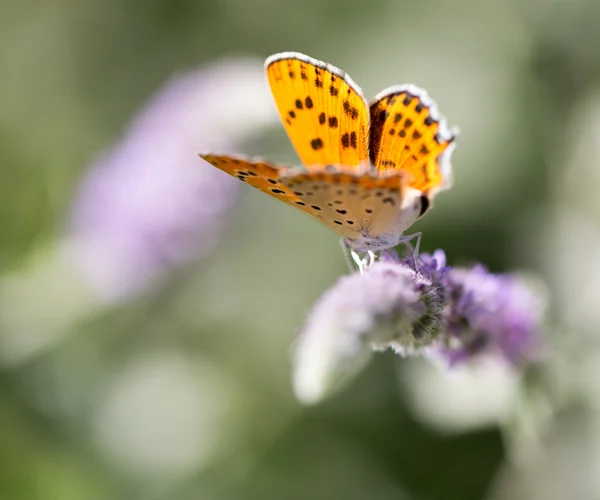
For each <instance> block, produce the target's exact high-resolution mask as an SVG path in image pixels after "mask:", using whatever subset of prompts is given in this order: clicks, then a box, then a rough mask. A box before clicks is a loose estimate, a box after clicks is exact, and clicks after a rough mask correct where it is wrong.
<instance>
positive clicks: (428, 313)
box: [294, 250, 543, 403]
mask: <svg viewBox="0 0 600 500" xmlns="http://www.w3.org/2000/svg"><path fill="white" fill-rule="evenodd" d="M542 316H543V303H542V300H541V299H540V297H539V296H538V295H537V294H536V293H534V292H533V291H532V290H531V289H530V288H529V287H528V286H527V285H526V284H525V282H524V281H523V280H522V279H521V278H519V277H517V276H507V275H494V274H491V273H489V272H488V271H487V270H486V269H485V268H483V267H482V266H475V267H473V268H472V269H452V268H450V267H448V266H446V256H445V254H444V252H443V251H441V250H438V251H436V252H434V253H433V255H429V254H422V255H421V256H420V257H419V260H418V270H416V269H415V266H414V261H413V259H412V258H409V259H401V258H400V257H398V255H397V254H395V253H394V252H390V251H388V252H382V254H381V255H380V257H379V262H375V263H374V264H373V265H372V266H371V267H370V268H368V269H367V270H366V271H365V272H364V273H363V274H360V273H354V274H351V275H349V276H345V277H343V278H341V279H340V280H339V281H338V282H337V283H336V284H335V285H334V286H333V287H332V288H331V289H330V290H328V291H327V292H326V293H325V294H324V295H323V296H322V297H321V299H320V300H319V301H318V302H317V303H316V305H315V306H314V307H313V310H312V311H311V313H310V314H309V317H308V320H307V321H306V324H305V326H304V328H303V329H302V331H301V334H300V336H299V338H298V341H297V344H296V349H295V358H294V388H295V392H296V395H297V397H298V398H299V399H300V401H302V402H304V403H314V402H317V401H319V400H321V399H322V398H323V397H325V396H326V395H328V394H330V393H331V392H333V391H334V390H336V389H338V388H340V387H341V385H342V384H343V383H344V382H346V381H347V380H349V379H350V378H351V377H352V376H353V375H354V374H356V373H357V372H358V371H359V370H360V369H361V368H362V367H363V366H364V365H365V363H366V362H367V361H368V359H369V358H370V355H371V353H372V351H374V350H383V349H387V348H392V349H393V350H394V351H395V352H396V353H398V354H400V355H403V356H406V355H417V354H422V355H426V356H428V357H436V358H440V357H441V358H442V359H443V360H445V361H446V362H448V363H450V365H451V366H452V365H455V364H457V363H460V362H467V361H470V360H474V359H477V358H480V357H482V356H488V357H492V358H496V359H500V360H502V361H506V360H508V361H509V362H511V363H514V364H519V363H522V362H524V361H527V360H531V359H533V358H534V357H535V354H536V352H537V350H538V349H539V347H540V345H539V344H540V343H539V332H540V329H541V321H542Z"/></svg>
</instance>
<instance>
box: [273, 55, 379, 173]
mask: <svg viewBox="0 0 600 500" xmlns="http://www.w3.org/2000/svg"><path fill="white" fill-rule="evenodd" d="M265 68H266V72H267V78H268V81H269V84H270V86H271V91H272V93H273V98H274V99H275V104H276V106H277V109H278V110H279V114H280V116H281V120H282V122H283V126H284V127H285V130H286V132H287V134H288V136H289V138H290V141H291V142H292V144H293V145H294V148H295V149H296V152H297V154H298V156H299V157H300V161H301V162H302V164H303V165H305V166H306V167H307V168H308V169H309V170H310V169H312V168H321V167H323V166H326V165H346V166H350V167H356V168H355V169H356V170H357V171H361V170H360V169H361V168H362V169H363V170H366V169H367V166H368V160H369V152H368V127H369V109H368V105H367V102H366V100H365V98H364V96H363V94H362V91H361V89H360V88H359V87H358V86H357V85H356V84H355V83H354V82H353V81H352V80H351V79H350V77H348V76H347V75H346V74H345V73H344V72H343V71H342V70H340V69H338V68H336V67H335V66H331V65H329V64H327V63H324V62H322V61H318V60H316V59H312V58H311V57H308V56H306V55H304V54H299V53H296V52H284V53H281V54H275V55H273V56H271V57H269V58H268V59H267V61H266V62H265ZM317 166H319V167H317Z"/></svg>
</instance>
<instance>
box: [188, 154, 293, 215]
mask: <svg viewBox="0 0 600 500" xmlns="http://www.w3.org/2000/svg"><path fill="white" fill-rule="evenodd" d="M198 156H200V158H202V159H203V160H206V161H207V162H208V163H210V164H211V165H213V166H215V167H217V168H218V169H219V170H222V171H223V172H226V173H228V174H229V175H232V176H233V177H237V178H238V179H239V180H241V181H242V182H245V183H246V184H249V185H251V186H253V187H255V188H256V189H259V190H260V191H262V192H263V193H267V194H268V195H270V196H273V197H274V198H277V199H278V200H281V201H283V202H285V203H287V204H289V205H293V206H296V207H297V208H300V209H302V208H303V207H304V204H303V203H302V200H301V199H300V198H298V196H296V195H294V193H293V192H292V191H290V190H289V189H288V188H287V187H286V186H285V185H283V184H282V183H281V182H280V179H279V176H280V174H281V172H282V171H284V170H286V169H287V167H283V166H278V165H273V164H271V163H267V162H262V161H252V160H248V159H245V158H238V157H234V156H227V155H212V154H199V155H198Z"/></svg>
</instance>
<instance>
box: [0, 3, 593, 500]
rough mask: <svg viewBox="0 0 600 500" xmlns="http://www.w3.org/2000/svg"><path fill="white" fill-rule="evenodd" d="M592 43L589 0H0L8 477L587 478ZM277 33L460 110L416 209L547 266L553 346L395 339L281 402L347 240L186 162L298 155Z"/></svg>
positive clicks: (10, 496) (34, 481) (265, 491)
mask: <svg viewBox="0 0 600 500" xmlns="http://www.w3.org/2000/svg"><path fill="white" fill-rule="evenodd" d="M599 49H600V3H598V2H597V1H596V0H571V1H568V2H567V1H565V0H545V1H543V0H525V1H519V2H517V1H516V0H513V1H496V2H491V1H481V0H458V1H454V2H445V1H443V0H424V1H416V0H402V1H393V0H371V1H369V2H363V1H359V0H347V1H342V0H318V1H317V0H281V1H279V2H276V1H274V0H195V1H191V0H171V1H166V0H148V1H146V2H136V1H118V0H104V1H98V0H79V1H77V2H75V1H71V0H54V1H50V2H41V1H35V0H33V1H32V0H22V1H19V2H17V1H16V0H13V1H10V0H9V1H8V2H7V1H5V2H3V4H2V15H1V16H0V74H1V75H2V76H1V77H0V96H1V98H0V101H1V102H2V106H1V109H2V111H1V112H0V131H1V132H0V153H1V155H0V157H1V162H0V165H1V170H0V174H1V177H0V179H1V182H0V226H1V227H2V231H0V498H1V499H2V500H4V499H6V500H34V499H35V500H37V499H44V500H46V499H51V500H104V499H127V500H130V499H131V500H133V499H156V500H158V499H169V500H189V499H202V500H238V499H239V500H259V499H261V500H262V499H292V500H293V499H308V498H310V499H313V500H320V499H346V500H352V499H365V498H369V499H371V498H373V499H382V500H385V499H424V500H425V499H427V500H436V499H440V500H441V499H461V500H469V499H480V498H481V499H492V500H504V499H528V500H529V499H564V498H570V499H572V500H579V499H582V500H588V499H591V500H593V499H598V498H600V479H599V475H598V471H599V470H600V389H599V386H598V383H597V381H598V380H599V379H600V344H599V342H598V341H599V337H598V333H599V332H598V330H599V328H600V307H599V306H600V297H599V296H600V285H599V284H598V283H600V253H599V252H600V250H599V249H600V203H599V197H598V194H597V193H598V190H599V189H600V50H599ZM284 50H294V51H301V52H304V53H307V54H309V55H311V56H313V57H316V58H318V59H322V60H326V61H328V62H331V63H332V64H335V65H337V66H339V67H341V68H343V69H344V70H346V71H347V72H348V73H349V74H350V75H351V76H352V78H353V79H354V80H355V81H357V82H358V83H359V85H361V86H362V87H363V89H364V90H365V93H366V94H367V96H369V97H370V96H372V95H374V94H375V93H377V92H378V91H379V90H381V89H382V88H384V87H387V86H390V85H393V84H399V83H405V82H411V83H414V84H417V85H419V86H422V87H424V88H426V89H427V90H428V91H429V93H430V95H432V96H433V98H434V99H435V100H436V101H437V103H438V106H439V108H440V109H441V111H442V112H443V114H445V115H446V116H447V117H448V120H449V123H450V124H451V125H458V126H459V127H460V130H461V134H460V137H459V140H458V147H457V150H456V152H455V154H454V157H453V164H454V172H455V186H454V187H453V189H452V190H450V191H448V192H445V193H443V194H441V195H440V196H439V197H438V198H437V199H436V204H435V207H434V209H433V210H432V211H431V212H430V213H429V215H428V216H427V217H425V218H424V219H423V220H422V221H420V222H419V223H418V224H417V226H416V227H415V229H418V230H421V231H423V233H424V237H423V241H422V248H423V249H424V250H429V251H431V250H434V249H436V248H443V249H445V251H446V252H447V254H448V258H449V262H450V263H452V264H461V263H464V264H466V263H472V262H482V263H484V264H485V265H487V266H488V267H489V268H490V269H491V270H493V271H495V272H505V271H506V272H508V271H519V272H523V273H525V274H527V275H529V276H531V277H532V279H534V280H536V281H537V282H538V283H544V284H545V285H544V286H542V287H541V289H543V290H544V292H543V293H546V294H547V297H548V300H549V304H550V307H549V314H548V322H547V328H546V339H547V349H546V352H545V353H544V357H543V362H542V363H540V364H539V365H536V366H535V367H532V368H530V369H528V370H526V371H525V372H524V373H514V372H510V371H509V370H507V369H506V367H503V366H487V367H472V368H464V369H461V370H456V371H450V372H447V371H443V370H440V369H438V368H437V367H433V366H431V365H430V364H428V363H426V362H424V361H422V360H407V359H401V358H399V357H397V356H394V355H393V354H392V353H384V354H380V355H378V356H377V357H376V358H375V360H374V362H373V363H371V365H370V366H369V368H368V369H367V370H366V371H365V372H364V373H362V374H361V375H360V376H359V377H358V378H357V379H356V380H355V381H354V382H353V383H352V384H351V385H350V386H349V387H347V388H346V389H345V390H344V391H343V392H342V393H340V394H338V395H336V396H335V397H333V398H332V399H330V400H328V401H325V402H323V403H322V404H320V405H317V406H315V407H311V408H306V407H303V406H301V405H300V404H299V403H297V402H296V401H295V399H294V397H293V393H292V390H291V383H290V372H291V367H290V349H291V346H292V345H293V341H294V337H295V335H296V332H297V331H298V329H299V328H300V326H301V325H302V322H303V319H304V318H305V316H306V313H307V311H308V310H309V308H310V306H311V304H312V303H313V302H314V301H315V300H316V299H317V298H318V297H319V295H320V293H322V292H323V291H324V290H325V289H326V288H327V287H329V286H330V285H331V284H333V283H334V282H335V280H336V279H337V277H339V276H340V275H341V274H343V273H346V272H347V268H346V267H345V264H344V261H343V259H342V256H341V253H340V250H339V247H338V240H337V238H336V236H335V235H334V234H333V233H331V232H329V231H328V230H327V229H325V228H322V227H320V226H319V225H318V224H315V223H314V222H313V221H312V220H310V219H309V218H307V217H305V216H304V215H302V214H300V213H295V211H294V210H292V209H290V208H287V207H285V206H284V205H282V204H279V203H278V202H277V201H275V200H272V199H270V198H269V199H267V197H266V196H264V195H261V194H260V193H258V192H254V191H253V190H251V189H250V188H248V187H247V186H243V185H241V186H240V185H238V184H237V183H236V182H237V181H236V180H235V179H229V178H227V177H226V176H224V175H221V174H220V173H219V172H216V171H214V170H211V167H210V166H209V165H208V164H204V163H203V162H202V161H201V160H199V159H198V158H197V157H195V156H194V153H195V152H196V151H213V152H217V153H218V152H237V153H243V154H249V155H260V156H264V157H267V158H270V159H272V160H276V161H282V162H287V163H294V162H295V161H296V160H295V154H294V151H293V149H292V147H291V145H290V144H289V142H288V141H287V139H286V137H285V134H284V132H283V128H282V127H281V126H280V124H279V122H278V118H277V116H276V114H275V108H274V105H273V103H272V101H271V97H270V95H269V93H268V90H267V84H266V82H265V80H264V75H263V69H262V62H263V60H264V58H265V57H266V56H268V55H270V54H272V53H275V52H280V51H284ZM240 184H241V183H240ZM540 293H542V292H540Z"/></svg>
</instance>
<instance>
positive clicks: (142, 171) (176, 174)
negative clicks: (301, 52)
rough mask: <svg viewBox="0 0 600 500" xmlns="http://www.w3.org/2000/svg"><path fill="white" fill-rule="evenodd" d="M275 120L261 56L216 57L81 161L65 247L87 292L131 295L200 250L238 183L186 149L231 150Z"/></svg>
mask: <svg viewBox="0 0 600 500" xmlns="http://www.w3.org/2000/svg"><path fill="white" fill-rule="evenodd" d="M274 120H276V114H275V111H274V108H273V104H272V99H271V96H270V95H269V94H268V89H267V86H266V85H265V83H264V71H263V66H262V63H261V62H260V61H254V60H251V59H240V60H230V61H225V62H222V63H219V64H216V65H214V66H212V67H209V68H205V69H201V70H198V71H193V72H190V73H187V74H184V75H181V76H177V77H175V78H173V79H172V80H171V81H170V82H168V83H167V85H166V86H165V88H164V89H163V90H161V91H160V92H159V93H158V94H157V95H156V96H155V97H154V98H153V99H151V100H150V102H149V103H148V104H147V105H146V107H145V109H144V110H142V112H141V113H140V114H139V115H138V116H137V117H136V118H135V119H134V120H133V122H132V123H131V125H130V126H129V128H128V129H127V131H126V132H125V134H124V137H123V139H122V141H121V142H120V143H119V144H118V145H117V146H115V147H114V148H113V149H111V150H110V151H107V152H105V153H103V154H102V155H100V157H99V158H97V159H96V161H95V162H94V163H93V164H92V165H91V166H90V168H89V170H88V172H87V173H86V175H85V177H84V179H83V180H82V182H81V185H80V187H79V192H78V193H77V196H76V198H75V201H74V203H73V206H72V209H71V211H72V213H71V218H70V226H69V231H68V241H69V246H70V248H71V249H72V251H71V254H72V255H73V260H74V261H75V263H76V265H77V266H78V267H79V268H80V270H81V271H82V272H83V275H84V276H85V278H86V279H87V281H88V283H89V284H90V286H91V287H92V288H93V289H94V290H95V291H96V293H97V294H99V295H100V296H102V297H104V298H105V299H106V300H109V301H112V300H120V299H123V298H127V297H130V296H132V295H135V294H138V293H141V292H143V291H144V290H146V289H147V288H148V286H150V285H151V284H152V283H155V282H156V280H157V278H160V277H161V276H162V275H163V274H164V273H165V272H166V271H168V270H169V269H172V268H175V267H177V266H180V265H182V264H185V263H187V262H189V261H191V260H195V259H198V258H201V257H203V256H206V255H208V254H209V253H210V252H211V250H212V249H213V248H214V247H215V245H216V244H217V242H218V241H219V237H220V234H221V231H222V229H223V224H224V222H225V221H226V219H227V214H228V212H229V211H230V210H231V208H232V206H233V205H234V204H235V202H236V200H237V190H238V183H237V181H236V179H233V178H230V177H229V176H228V175H226V174H224V173H223V172H220V171H219V170H217V169H215V168H213V167H211V166H210V165H208V164H206V163H204V162H202V161H201V160H199V159H198V157H197V156H196V154H195V153H196V152H197V151H198V150H203V151H206V150H211V149H214V150H216V151H223V152H228V151H234V150H235V149H236V148H237V147H239V144H240V142H241V141H243V140H245V139H248V138H249V137H250V136H251V134H253V133H256V132H257V131H260V130H261V128H262V126H265V125H267V124H269V123H271V122H272V121H274Z"/></svg>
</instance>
